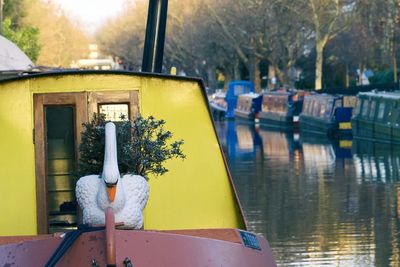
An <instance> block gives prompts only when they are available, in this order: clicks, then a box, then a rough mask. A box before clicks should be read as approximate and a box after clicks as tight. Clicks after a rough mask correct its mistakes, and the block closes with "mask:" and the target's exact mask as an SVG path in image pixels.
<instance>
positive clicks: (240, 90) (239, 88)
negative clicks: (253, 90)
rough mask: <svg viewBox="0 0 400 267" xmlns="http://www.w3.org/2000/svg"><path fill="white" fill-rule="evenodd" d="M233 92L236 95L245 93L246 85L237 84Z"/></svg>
mask: <svg viewBox="0 0 400 267" xmlns="http://www.w3.org/2000/svg"><path fill="white" fill-rule="evenodd" d="M233 93H234V95H235V96H238V95H241V94H244V93H245V91H244V86H243V85H235V86H234V87H233Z"/></svg>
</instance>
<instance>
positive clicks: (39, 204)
mask: <svg viewBox="0 0 400 267" xmlns="http://www.w3.org/2000/svg"><path fill="white" fill-rule="evenodd" d="M33 104H34V125H35V126H34V127H35V128H34V138H35V139H34V140H35V169H36V170H35V173H36V216H37V232H38V234H47V233H48V226H49V225H48V224H49V222H48V214H47V211H48V210H47V209H48V203H47V179H46V177H47V164H46V158H47V155H46V150H47V146H46V135H45V129H46V122H45V110H44V108H45V106H57V105H58V106H62V105H71V106H74V107H75V110H74V113H75V116H74V128H75V158H76V159H77V158H78V155H79V153H78V152H79V143H80V140H81V132H82V130H83V126H82V123H84V122H86V121H87V120H88V114H87V110H88V109H87V106H88V105H87V93H86V92H83V93H50V94H49V93H47V94H34V95H33Z"/></svg>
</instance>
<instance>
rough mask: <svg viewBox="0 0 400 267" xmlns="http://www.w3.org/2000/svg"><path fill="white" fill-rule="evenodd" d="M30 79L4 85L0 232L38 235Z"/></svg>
mask: <svg viewBox="0 0 400 267" xmlns="http://www.w3.org/2000/svg"><path fill="white" fill-rule="evenodd" d="M30 103H31V99H30V95H29V91H28V81H20V82H19V83H15V82H14V83H7V84H4V85H3V84H2V85H1V86H0V127H1V131H0V184H1V186H0V196H1V201H0V212H1V214H0V235H32V234H36V195H35V194H36V193H35V165H34V149H33V142H32V141H33V140H32V121H31V104H30Z"/></svg>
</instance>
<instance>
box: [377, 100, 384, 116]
mask: <svg viewBox="0 0 400 267" xmlns="http://www.w3.org/2000/svg"><path fill="white" fill-rule="evenodd" d="M384 114H385V102H381V103H380V104H379V111H378V119H379V120H381V119H383V115H384Z"/></svg>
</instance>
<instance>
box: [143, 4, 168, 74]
mask: <svg viewBox="0 0 400 267" xmlns="http://www.w3.org/2000/svg"><path fill="white" fill-rule="evenodd" d="M167 10H168V0H150V1H149V12H148V15H147V25H146V37H145V41H144V49H143V60H142V71H143V72H156V73H161V71H162V62H163V55H164V43H165V30H166V24H167Z"/></svg>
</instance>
